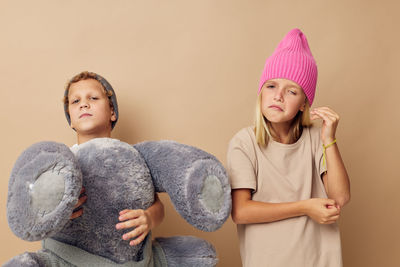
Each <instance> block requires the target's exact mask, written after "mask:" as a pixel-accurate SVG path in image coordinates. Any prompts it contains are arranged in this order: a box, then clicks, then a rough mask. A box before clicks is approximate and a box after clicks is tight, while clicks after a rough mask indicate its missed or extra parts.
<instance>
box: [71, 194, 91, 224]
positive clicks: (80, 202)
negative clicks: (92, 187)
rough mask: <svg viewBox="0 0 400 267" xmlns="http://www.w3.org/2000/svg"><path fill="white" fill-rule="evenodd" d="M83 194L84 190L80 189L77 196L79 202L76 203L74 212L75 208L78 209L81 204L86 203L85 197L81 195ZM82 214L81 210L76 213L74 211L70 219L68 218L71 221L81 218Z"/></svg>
mask: <svg viewBox="0 0 400 267" xmlns="http://www.w3.org/2000/svg"><path fill="white" fill-rule="evenodd" d="M84 193H85V188H84V187H82V189H81V192H80V194H79V200H78V203H76V205H75V206H74V210H76V209H77V208H79V207H80V206H82V204H83V203H85V202H86V200H87V196H86V195H83V194H84ZM82 214H83V208H80V209H78V210H76V211H74V212H73V213H72V215H71V217H69V218H70V219H71V220H72V219H75V218H78V217H79V216H81V215H82Z"/></svg>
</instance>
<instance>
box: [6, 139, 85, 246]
mask: <svg viewBox="0 0 400 267" xmlns="http://www.w3.org/2000/svg"><path fill="white" fill-rule="evenodd" d="M81 187H82V174H81V172H80V169H79V167H78V164H77V162H76V159H75V156H74V154H73V153H72V152H71V150H70V149H69V148H68V147H67V146H65V145H64V144H60V143H55V142H40V143H37V144H34V145H32V146H31V147H29V148H28V149H26V150H25V151H24V152H23V153H22V154H21V155H20V156H19V158H18V159H17V161H16V163H15V165H14V167H13V170H12V172H11V176H10V181H9V185H8V199H7V219H8V224H9V226H10V228H11V230H12V231H13V232H14V234H15V235H17V236H18V237H20V238H22V239H24V240H28V241H36V240H41V239H44V238H46V237H49V236H52V235H53V234H55V233H57V232H58V231H60V230H61V229H62V228H63V227H64V226H65V224H66V223H67V222H68V220H69V217H70V216H71V214H72V211H73V209H74V206H75V204H76V202H77V200H78V197H79V193H80V190H81Z"/></svg>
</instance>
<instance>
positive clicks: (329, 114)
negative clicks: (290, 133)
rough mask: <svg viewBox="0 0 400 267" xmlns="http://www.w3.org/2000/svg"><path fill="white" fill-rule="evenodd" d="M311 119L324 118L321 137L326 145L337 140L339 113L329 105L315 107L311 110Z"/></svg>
mask: <svg viewBox="0 0 400 267" xmlns="http://www.w3.org/2000/svg"><path fill="white" fill-rule="evenodd" d="M310 114H311V120H315V119H322V120H323V123H322V128H321V139H322V142H323V144H324V145H328V144H330V143H332V142H333V141H334V140H335V135H336V128H337V126H338V123H339V115H338V114H337V113H336V112H335V111H333V110H332V109H330V108H328V107H318V108H314V109H313V110H311V112H310Z"/></svg>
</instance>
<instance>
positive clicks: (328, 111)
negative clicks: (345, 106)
mask: <svg viewBox="0 0 400 267" xmlns="http://www.w3.org/2000/svg"><path fill="white" fill-rule="evenodd" d="M312 112H315V113H322V114H325V115H326V116H329V117H330V118H333V119H335V120H339V115H338V114H337V113H336V112H334V111H333V110H331V109H330V108H326V107H322V108H318V109H314V110H313V111H312Z"/></svg>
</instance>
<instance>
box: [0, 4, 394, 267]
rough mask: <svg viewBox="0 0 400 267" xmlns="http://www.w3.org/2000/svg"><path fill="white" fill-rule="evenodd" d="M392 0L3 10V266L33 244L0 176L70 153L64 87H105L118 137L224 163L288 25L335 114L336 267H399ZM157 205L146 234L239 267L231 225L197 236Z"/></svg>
mask: <svg viewBox="0 0 400 267" xmlns="http://www.w3.org/2000/svg"><path fill="white" fill-rule="evenodd" d="M370 2H371V3H370ZM396 2H397V1H395V0H393V1H361V0H359V1H323V0H316V1H232V0H230V1H217V0H200V1H188V0H182V1H130V0H129V1H128V0H125V1H122V0H119V1H104V0H103V1H99V0H97V1H82V0H80V1H50V0H48V1H16V0H13V1H3V0H1V1H0V35H1V37H0V38H1V39H0V40H1V41H0V86H1V89H0V90H1V102H2V103H1V105H0V109H1V110H0V120H1V145H2V150H1V154H0V155H1V158H0V171H1V173H0V175H1V179H0V195H1V198H0V211H1V212H0V235H1V245H0V246H1V255H0V263H4V262H5V261H7V260H8V259H10V258H11V257H13V256H15V255H17V254H19V253H22V252H24V251H26V250H29V251H35V250H37V249H38V248H39V246H40V244H39V243H29V242H25V241H22V240H19V239H18V238H17V237H15V236H14V235H13V234H12V232H11V231H10V229H9V228H8V225H7V220H6V201H7V186H8V177H9V174H10V172H11V169H12V166H13V163H14V162H15V160H16V159H17V157H18V155H19V154H20V153H21V152H22V151H23V150H24V149H25V148H27V147H28V146H30V145H31V144H33V143H35V142H38V141H42V140H53V141H58V142H63V143H66V144H68V145H72V144H74V143H75V136H74V132H73V131H72V130H71V129H70V128H69V127H68V125H67V122H66V120H65V118H64V113H63V108H62V103H61V99H62V95H63V86H64V84H65V82H66V80H67V79H68V78H70V77H72V75H74V74H76V73H77V72H79V71H81V70H92V71H95V72H98V73H100V74H102V75H104V76H105V77H106V78H107V79H108V80H109V81H110V82H111V84H112V85H113V86H114V88H115V90H116V93H117V96H118V101H119V110H120V114H121V115H120V121H119V123H118V124H117V126H116V128H115V130H114V132H113V136H114V137H115V138H118V139H121V140H123V141H126V142H129V143H136V142H139V141H143V140H159V139H173V140H176V141H179V142H182V143H185V144H190V145H194V146H197V147H200V148H202V149H204V150H206V151H209V152H211V153H213V154H214V155H216V156H217V157H218V158H219V159H220V160H221V161H222V162H223V163H224V164H225V162H226V161H225V155H226V148H227V144H228V142H229V140H230V138H231V137H232V136H233V135H234V134H235V133H236V132H237V131H238V130H239V129H241V128H242V127H245V126H247V125H250V124H251V123H252V121H253V109H254V105H255V99H256V92H257V85H258V79H259V77H260V74H261V70H262V68H263V65H264V62H265V59H266V57H267V56H268V55H270V54H271V53H272V51H273V50H274V48H275V46H276V45H277V43H278V42H279V41H280V40H281V38H283V36H284V35H285V34H286V33H287V32H288V31H289V30H290V29H292V28H294V27H299V28H300V29H302V30H303V31H304V32H305V33H306V35H307V37H308V40H309V43H310V46H311V49H312V51H313V54H314V56H315V58H316V61H317V63H318V66H319V81H318V89H317V95H316V101H315V104H314V106H320V105H327V106H330V107H332V108H333V109H335V110H336V111H337V112H338V113H339V114H340V115H341V122H340V124H339V129H338V133H337V137H338V143H339V146H340V149H341V152H342V154H343V158H344V160H345V162H346V166H347V169H348V172H349V174H350V177H351V183H352V200H351V203H350V204H349V205H348V206H347V207H346V208H345V209H344V210H343V214H342V218H341V219H340V227H341V233H342V243H343V255H344V263H345V266H347V267H349V266H363V267H369V266H371V267H372V266H400V253H399V251H400V241H399V240H400V230H399V226H400V214H399V204H400V201H399V199H400V197H399V194H398V189H399V187H400V180H399V179H398V178H399V174H398V172H397V170H396V167H398V165H399V159H398V151H399V148H400V146H399V136H400V126H399V115H400V112H399V107H398V106H399V104H398V103H399V100H400V99H399V97H400V93H399V89H398V78H399V70H400V68H399V65H398V62H399V61H400V52H399V45H398V43H399V42H400V36H399V25H400V24H399V22H400V19H399V17H398V11H399V8H400V6H399V4H397V3H396ZM162 201H163V202H164V203H165V206H166V217H165V220H164V221H163V223H162V224H161V226H160V227H159V228H158V229H156V230H155V235H158V236H160V235H162V236H169V235H196V236H200V237H203V238H205V239H207V240H209V241H211V242H212V243H213V244H214V245H215V247H216V249H217V251H218V255H219V258H220V263H219V266H221V267H222V266H240V265H241V264H240V258H239V250H238V241H237V237H236V229H235V225H234V224H233V223H232V221H231V219H229V220H228V221H227V223H226V224H225V225H224V226H223V227H222V228H221V229H220V230H218V231H217V232H214V233H202V232H200V231H198V230H195V229H194V228H193V227H191V226H190V225H188V224H187V223H186V222H185V221H184V220H183V219H181V218H180V217H179V216H178V215H177V213H176V212H175V211H174V210H173V208H172V206H171V204H170V202H169V199H168V197H167V196H162Z"/></svg>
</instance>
